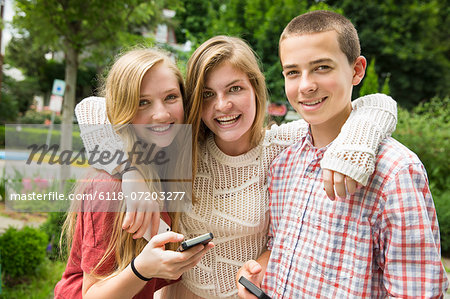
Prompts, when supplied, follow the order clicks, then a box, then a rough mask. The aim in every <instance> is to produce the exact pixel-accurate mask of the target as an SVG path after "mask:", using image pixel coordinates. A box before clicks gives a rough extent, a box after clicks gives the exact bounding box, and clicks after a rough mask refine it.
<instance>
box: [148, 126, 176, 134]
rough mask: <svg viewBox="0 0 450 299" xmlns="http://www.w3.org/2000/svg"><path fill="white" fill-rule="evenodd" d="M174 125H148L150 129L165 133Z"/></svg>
mask: <svg viewBox="0 0 450 299" xmlns="http://www.w3.org/2000/svg"><path fill="white" fill-rule="evenodd" d="M171 127H172V124H167V125H161V126H151V127H147V129H148V130H150V131H152V132H156V133H163V132H166V131H168V130H169V129H170V128H171Z"/></svg>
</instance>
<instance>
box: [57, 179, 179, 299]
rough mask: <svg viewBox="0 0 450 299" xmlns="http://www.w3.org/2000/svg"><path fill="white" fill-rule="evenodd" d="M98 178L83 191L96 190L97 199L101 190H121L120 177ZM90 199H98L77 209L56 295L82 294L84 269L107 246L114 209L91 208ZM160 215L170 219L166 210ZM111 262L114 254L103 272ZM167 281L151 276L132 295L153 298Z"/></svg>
mask: <svg viewBox="0 0 450 299" xmlns="http://www.w3.org/2000/svg"><path fill="white" fill-rule="evenodd" d="M98 178H100V179H102V181H101V182H98V181H97V180H96V183H95V185H94V184H93V183H91V184H90V185H89V186H88V188H87V189H86V191H85V192H84V193H85V194H96V197H97V199H98V197H99V194H101V192H104V194H105V193H106V192H109V193H110V194H111V192H119V191H120V190H121V189H120V188H121V181H120V180H117V179H113V178H112V177H111V176H109V175H107V174H105V173H102V174H101V175H99V177H98ZM95 192H96V193H95ZM105 197H106V195H105ZM91 202H95V205H97V203H99V201H98V200H97V201H90V202H89V201H83V203H82V204H83V205H84V212H78V215H77V223H76V229H75V234H74V236H73V242H72V248H71V251H70V256H69V260H68V262H67V266H66V270H65V271H64V273H63V276H62V278H61V280H60V281H59V282H58V283H57V284H56V287H55V298H56V299H60V298H81V297H82V291H81V290H82V284H83V272H86V273H90V272H91V271H92V269H94V267H95V266H96V265H97V263H98V262H99V261H100V259H101V258H102V257H103V255H104V253H105V251H106V249H107V246H108V242H109V239H108V237H109V236H110V235H111V231H112V227H111V226H112V223H113V221H114V217H115V215H116V213H115V212H97V211H96V210H94V209H93V205H92V204H91ZM116 203H118V201H109V202H108V203H106V204H108V205H111V204H116ZM101 204H105V201H102V202H101ZM97 207H98V206H97ZM102 208H103V207H102ZM93 210H94V211H93ZM97 210H98V209H97ZM161 217H162V218H163V220H164V221H165V222H167V223H168V224H169V226H170V224H171V221H170V217H169V215H168V214H167V213H161ZM113 266H114V256H110V258H109V259H108V261H107V262H106V263H105V264H104V265H103V266H102V267H101V268H100V269H99V272H100V273H102V272H103V271H107V270H110V269H111V268H112V267H113ZM169 283H171V281H167V280H165V279H159V278H154V279H152V280H150V281H149V282H148V283H147V284H146V285H145V286H144V288H143V289H142V290H141V291H140V292H139V293H138V294H136V296H134V297H133V298H153V294H154V292H155V291H157V290H159V289H160V288H162V287H164V286H166V285H168V284H169Z"/></svg>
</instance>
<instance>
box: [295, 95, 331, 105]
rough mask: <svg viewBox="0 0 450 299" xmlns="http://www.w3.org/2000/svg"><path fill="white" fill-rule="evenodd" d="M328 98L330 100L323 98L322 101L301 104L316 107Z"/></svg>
mask: <svg viewBox="0 0 450 299" xmlns="http://www.w3.org/2000/svg"><path fill="white" fill-rule="evenodd" d="M327 98H328V97H323V98H321V99H319V100H317V101H314V102H300V103H301V104H302V105H305V106H314V105H317V104H320V103H322V102H323V101H325V100H326V99H327Z"/></svg>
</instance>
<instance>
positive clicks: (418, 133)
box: [393, 97, 450, 256]
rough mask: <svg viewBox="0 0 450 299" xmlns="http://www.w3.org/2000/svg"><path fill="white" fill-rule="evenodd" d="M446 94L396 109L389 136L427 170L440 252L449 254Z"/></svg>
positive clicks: (449, 111) (449, 112)
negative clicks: (395, 126)
mask: <svg viewBox="0 0 450 299" xmlns="http://www.w3.org/2000/svg"><path fill="white" fill-rule="evenodd" d="M449 120H450V98H449V97H446V98H444V99H438V98H433V99H432V100H431V101H429V102H427V103H423V104H420V105H419V106H417V107H416V108H415V109H414V110H413V111H411V112H409V111H407V110H405V109H401V108H400V109H399V112H398V124H397V130H396V131H395V132H394V134H393V137H394V138H396V139H397V140H398V141H400V142H401V143H403V144H404V145H405V146H407V147H408V148H409V149H411V150H412V151H413V152H415V153H416V154H417V156H418V157H419V158H420V160H421V161H422V163H423V164H424V165H425V168H426V170H427V174H428V179H429V182H430V188H431V192H432V195H433V199H434V203H435V206H436V211H437V215H438V220H439V227H440V232H441V247H442V253H443V255H447V256H450V191H448V186H450V176H449V173H450V167H449V163H448V161H449V160H450V152H449V148H450V122H449Z"/></svg>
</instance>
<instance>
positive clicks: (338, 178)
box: [322, 169, 360, 200]
mask: <svg viewBox="0 0 450 299" xmlns="http://www.w3.org/2000/svg"><path fill="white" fill-rule="evenodd" d="M322 179H323V185H324V190H325V192H326V193H327V196H328V198H329V199H331V200H334V199H335V191H336V194H337V196H338V197H343V198H345V197H346V196H347V191H348V193H349V194H351V195H353V194H354V193H355V192H356V190H357V189H358V188H360V184H359V183H358V182H356V181H355V180H353V179H352V178H350V177H348V176H346V175H343V174H342V173H339V172H334V171H332V170H329V169H322Z"/></svg>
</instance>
